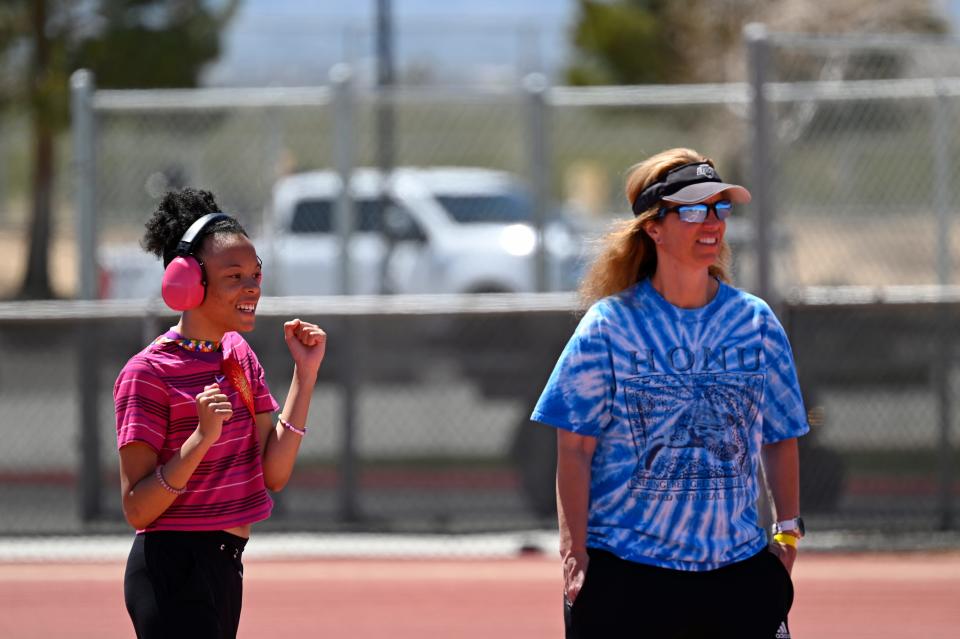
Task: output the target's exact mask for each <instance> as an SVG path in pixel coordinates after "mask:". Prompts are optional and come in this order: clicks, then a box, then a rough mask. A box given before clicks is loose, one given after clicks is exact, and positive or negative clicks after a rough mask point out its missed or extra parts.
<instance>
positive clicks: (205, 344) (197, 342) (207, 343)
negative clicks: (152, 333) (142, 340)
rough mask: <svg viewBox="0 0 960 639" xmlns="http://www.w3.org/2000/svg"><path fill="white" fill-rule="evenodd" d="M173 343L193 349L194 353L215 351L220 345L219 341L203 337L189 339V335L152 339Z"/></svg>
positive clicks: (158, 341) (155, 341) (157, 341)
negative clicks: (177, 337) (176, 337)
mask: <svg viewBox="0 0 960 639" xmlns="http://www.w3.org/2000/svg"><path fill="white" fill-rule="evenodd" d="M170 342H172V343H174V344H176V345H177V346H179V347H180V348H183V349H186V350H188V351H193V352H195V353H216V352H217V351H219V350H220V349H221V347H222V345H221V344H220V342H214V341H212V340H205V339H190V338H189V337H181V338H179V339H170V338H169V337H163V336H161V337H158V338H157V339H156V340H154V343H170Z"/></svg>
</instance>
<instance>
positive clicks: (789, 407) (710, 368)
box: [532, 280, 809, 570]
mask: <svg viewBox="0 0 960 639" xmlns="http://www.w3.org/2000/svg"><path fill="white" fill-rule="evenodd" d="M532 419H534V420H536V421H538V422H542V423H545V424H549V425H551V426H555V427H557V428H562V429H565V430H569V431H572V432H574V433H578V434H580V435H589V436H592V437H596V438H597V446H596V451H595V453H594V457H593V463H592V468H591V478H590V509H589V517H588V523H587V546H589V547H591V548H599V549H603V550H607V551H610V552H612V553H614V554H616V555H617V556H619V557H621V558H623V559H626V560H629V561H636V562H640V563H645V564H652V565H655V566H662V567H665V568H674V569H680V570H713V569H715V568H719V567H721V566H724V565H727V564H730V563H733V562H736V561H740V560H742V559H746V558H747V557H750V556H751V555H753V554H755V553H757V552H759V551H760V550H761V549H763V548H764V546H765V545H766V543H767V541H766V536H765V534H764V531H763V530H762V529H761V528H760V526H759V525H758V522H757V508H756V501H757V495H758V490H759V481H758V469H759V464H760V448H761V446H762V445H763V444H769V443H772V442H776V441H780V440H783V439H788V438H791V437H798V436H800V435H803V434H804V433H806V432H807V431H808V430H809V426H808V425H807V420H806V411H805V410H804V407H803V400H802V398H801V396H800V387H799V385H798V383H797V375H796V370H795V367H794V363H793V354H792V352H791V350H790V344H789V343H788V341H787V337H786V335H785V334H784V331H783V327H782V326H781V325H780V322H779V321H777V318H776V316H775V315H774V314H773V311H771V310H770V307H769V306H767V304H766V303H765V302H764V301H763V300H761V299H759V298H757V297H754V296H753V295H750V294H748V293H744V292H742V291H739V290H737V289H735V288H733V287H730V286H727V285H726V284H723V283H720V287H719V290H718V291H717V294H716V295H715V296H714V298H713V300H711V301H710V303H708V304H707V305H706V306H704V307H702V308H697V309H682V308H678V307H675V306H673V305H672V304H670V303H669V302H667V301H666V300H665V299H664V298H663V297H662V296H661V295H660V294H659V293H658V292H657V291H656V290H655V289H654V288H653V286H651V284H650V281H649V280H643V281H641V282H639V283H638V284H636V285H634V286H633V287H631V288H629V289H627V290H625V291H623V292H621V293H619V294H617V295H612V296H610V297H607V298H604V299H602V300H600V301H599V302H597V303H596V304H594V305H593V306H592V307H591V308H590V310H589V311H587V313H586V315H585V316H584V317H583V319H582V320H581V322H580V325H579V326H578V327H577V330H576V332H575V333H574V335H573V337H572V338H571V339H570V342H569V343H568V344H567V346H566V348H565V349H564V351H563V353H562V354H561V355H560V360H559V361H558V362H557V365H556V368H554V370H553V374H552V375H551V376H550V380H549V381H548V382H547V386H546V388H545V389H544V391H543V394H542V395H541V396H540V401H539V402H537V406H536V408H535V409H534V411H533V415H532Z"/></svg>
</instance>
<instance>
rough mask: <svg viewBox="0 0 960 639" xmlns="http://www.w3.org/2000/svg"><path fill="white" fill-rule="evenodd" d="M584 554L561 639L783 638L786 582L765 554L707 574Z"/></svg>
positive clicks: (788, 594)
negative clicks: (578, 585)
mask: <svg viewBox="0 0 960 639" xmlns="http://www.w3.org/2000/svg"><path fill="white" fill-rule="evenodd" d="M588 554H589V555H590V564H589V566H588V568H587V577H586V580H585V581H584V584H583V589H582V590H581V591H580V593H579V595H578V597H577V599H576V601H575V602H574V604H573V606H570V605H569V604H567V603H566V602H564V621H565V622H566V629H567V634H566V636H567V639H608V638H609V639H615V638H619V637H628V638H629V639H706V638H711V639H713V638H715V639H725V638H726V637H736V638H737V639H775V638H777V637H789V630H788V629H787V627H786V619H787V613H788V612H789V611H790V607H791V606H792V605H793V583H792V581H791V580H790V575H789V573H788V572H787V569H786V568H785V567H784V566H783V564H782V563H781V562H780V560H779V559H778V558H777V556H776V555H774V554H773V553H771V552H770V551H769V550H766V549H764V550H762V551H760V552H759V553H758V554H756V555H754V556H753V557H750V558H749V559H746V560H744V561H741V562H738V563H735V564H731V565H729V566H724V567H723V568H719V569H717V570H710V571H706V572H690V571H683V570H669V569H666V568H657V567H655V566H647V565H644V564H639V563H635V562H632V561H625V560H623V559H620V558H619V557H617V556H615V555H613V554H611V553H608V552H604V551H602V550H596V549H593V548H590V549H588ZM781 624H784V625H783V626H782V627H781Z"/></svg>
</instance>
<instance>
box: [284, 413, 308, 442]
mask: <svg viewBox="0 0 960 639" xmlns="http://www.w3.org/2000/svg"><path fill="white" fill-rule="evenodd" d="M277 419H279V420H280V425H281V426H283V427H284V428H286V429H287V430H289V431H290V432H291V433H296V434H297V435H300V436H301V437H303V436H304V435H306V434H307V429H306V428H297V427H296V426H294V425H293V424H291V423H290V422H288V421H287V420H285V419H284V418H283V417H278V418H277Z"/></svg>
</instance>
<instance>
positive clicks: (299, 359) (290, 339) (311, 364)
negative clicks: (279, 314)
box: [283, 319, 327, 376]
mask: <svg viewBox="0 0 960 639" xmlns="http://www.w3.org/2000/svg"><path fill="white" fill-rule="evenodd" d="M283 339H284V341H286V342H287V348H289V349H290V355H291V356H292V357H293V361H294V363H295V364H296V365H297V372H298V373H300V374H304V375H309V376H316V374H317V371H318V370H320V363H321V362H323V356H324V354H325V353H326V352H327V334H326V333H325V332H323V329H321V328H320V327H319V326H317V325H316V324H311V323H310V322H304V321H302V320H299V319H293V320H290V321H289V322H285V323H284V324H283Z"/></svg>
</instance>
